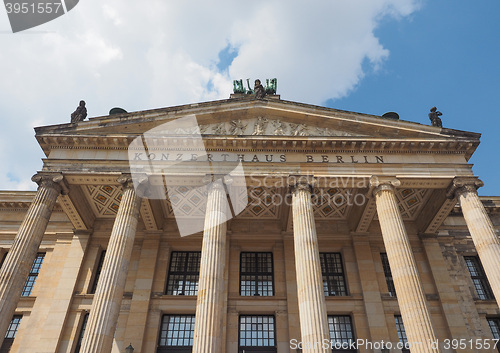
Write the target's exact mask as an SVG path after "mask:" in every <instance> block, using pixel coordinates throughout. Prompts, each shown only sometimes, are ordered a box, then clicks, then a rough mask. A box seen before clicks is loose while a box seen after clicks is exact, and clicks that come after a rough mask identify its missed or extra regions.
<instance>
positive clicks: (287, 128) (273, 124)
mask: <svg viewBox="0 0 500 353" xmlns="http://www.w3.org/2000/svg"><path fill="white" fill-rule="evenodd" d="M198 132H199V133H201V134H203V135H233V136H234V135H236V136H238V135H247V136H340V137H341V136H363V135H360V134H352V133H349V132H346V131H338V130H333V129H329V128H326V127H321V128H320V127H315V126H309V125H307V124H304V123H292V122H286V121H283V120H280V119H268V118H265V117H262V116H260V117H258V118H253V119H248V120H242V119H235V120H231V121H228V122H220V123H216V124H209V125H200V126H199V129H197V130H196V131H187V130H186V129H184V130H182V132H181V131H179V132H176V131H173V132H172V133H174V134H182V135H185V134H195V133H198Z"/></svg>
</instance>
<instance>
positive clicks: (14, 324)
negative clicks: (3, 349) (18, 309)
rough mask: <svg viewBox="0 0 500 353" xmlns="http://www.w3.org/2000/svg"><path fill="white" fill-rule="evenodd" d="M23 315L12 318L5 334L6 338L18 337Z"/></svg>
mask: <svg viewBox="0 0 500 353" xmlns="http://www.w3.org/2000/svg"><path fill="white" fill-rule="evenodd" d="M22 318H23V317H22V316H21V315H14V316H13V317H12V320H10V324H9V327H8V328H7V333H6V334H5V338H7V339H14V338H15V337H16V333H17V330H18V329H19V325H20V324H21V319H22Z"/></svg>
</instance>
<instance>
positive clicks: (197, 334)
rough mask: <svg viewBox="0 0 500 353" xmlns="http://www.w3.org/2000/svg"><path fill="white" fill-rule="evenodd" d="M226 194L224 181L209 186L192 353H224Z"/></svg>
mask: <svg viewBox="0 0 500 353" xmlns="http://www.w3.org/2000/svg"><path fill="white" fill-rule="evenodd" d="M228 211H229V210H228V204H227V199H226V191H225V189H224V184H223V183H222V180H220V179H219V180H217V181H215V182H213V183H211V184H210V185H209V190H208V200H207V211H206V214H205V225H204V230H203V245H202V249H201V263H200V277H199V282H198V299H197V302H196V317H195V323H194V340H193V353H212V352H213V353H216V352H217V353H218V352H222V326H223V306H224V299H225V295H226V294H225V293H226V292H225V290H224V269H225V264H226V220H227V219H228V217H227V212H228Z"/></svg>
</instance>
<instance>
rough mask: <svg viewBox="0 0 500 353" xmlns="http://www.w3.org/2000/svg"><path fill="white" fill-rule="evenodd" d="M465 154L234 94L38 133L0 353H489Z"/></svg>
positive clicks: (487, 308) (492, 232)
mask: <svg viewBox="0 0 500 353" xmlns="http://www.w3.org/2000/svg"><path fill="white" fill-rule="evenodd" d="M479 138H480V135H479V134H477V133H472V132H465V131H458V130H453V129H449V128H441V127H435V126H426V125H422V124H417V123H413V122H408V121H404V120H399V119H391V118H384V117H380V116H374V115H366V114H359V113H353V112H347V111H339V110H335V109H331V108H324V107H318V106H312V105H307V104H302V103H297V102H290V101H285V100H281V99H280V97H279V96H276V95H271V96H265V97H264V98H262V99H256V98H255V97H254V96H252V95H243V94H241V95H238V94H235V95H232V96H231V98H230V99H227V100H221V101H213V102H205V103H197V104H190V105H184V106H176V107H169V108H164V109H156V110H149V111H141V112H134V113H126V112H120V111H118V114H111V115H109V116H104V117H95V118H90V119H89V120H88V121H82V122H78V123H68V124H61V125H54V126H44V127H39V128H36V139H37V141H38V142H39V144H40V146H41V148H42V149H43V151H44V153H45V158H44V159H43V168H42V170H40V171H38V172H37V173H36V174H35V175H34V176H33V181H34V182H35V183H37V184H38V190H37V191H36V192H0V337H1V338H0V344H1V348H0V352H2V353H3V352H13V353H14V352H22V353H24V352H30V353H49V352H57V353H75V352H77V353H79V352H82V353H83V352H84V353H104V352H105V353H109V352H113V353H118V352H125V351H126V350H127V349H128V351H129V352H130V351H131V348H132V347H133V348H134V352H136V353H137V352H140V353H152V352H196V353H219V352H220V353H237V352H240V353H245V352H246V353H249V352H268V353H270V352H278V353H285V352H294V353H295V352H305V353H313V352H314V353H319V352H322V353H330V352H362V353H364V352H377V353H378V352H401V351H404V352H407V351H411V352H412V353H424V352H425V353H427V352H443V353H444V352H475V353H479V352H481V353H483V352H488V353H493V352H498V348H497V347H496V346H495V344H496V343H497V340H498V339H500V309H499V304H500V239H499V235H498V231H499V229H500V228H499V227H500V216H499V211H500V197H479V196H478V194H477V189H478V188H479V187H481V186H482V182H481V180H480V179H479V178H478V177H477V176H475V175H474V173H473V171H472V165H471V164H470V163H468V161H469V159H470V158H471V156H472V154H473V153H474V151H475V149H476V148H477V146H478V145H479ZM405 343H407V344H408V346H407V347H406V348H404V349H403V350H402V349H401V347H402V346H403V344H405Z"/></svg>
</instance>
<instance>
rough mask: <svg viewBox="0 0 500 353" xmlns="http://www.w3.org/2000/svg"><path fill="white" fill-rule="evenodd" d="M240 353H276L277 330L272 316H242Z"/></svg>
mask: <svg viewBox="0 0 500 353" xmlns="http://www.w3.org/2000/svg"><path fill="white" fill-rule="evenodd" d="M239 326H240V329H239V348H238V352H239V353H243V352H245V353H250V352H261V353H275V352H276V328H275V324H274V316H272V315H241V316H240V325H239Z"/></svg>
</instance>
